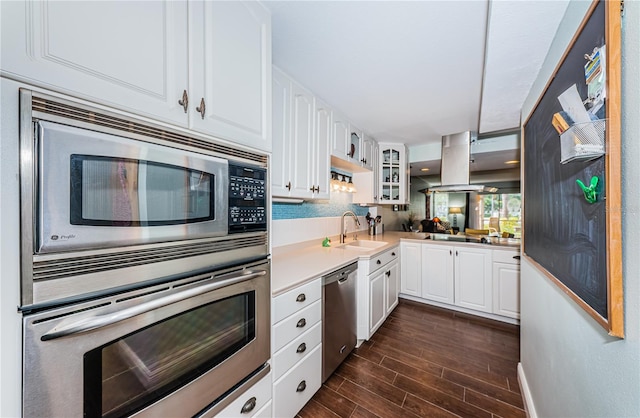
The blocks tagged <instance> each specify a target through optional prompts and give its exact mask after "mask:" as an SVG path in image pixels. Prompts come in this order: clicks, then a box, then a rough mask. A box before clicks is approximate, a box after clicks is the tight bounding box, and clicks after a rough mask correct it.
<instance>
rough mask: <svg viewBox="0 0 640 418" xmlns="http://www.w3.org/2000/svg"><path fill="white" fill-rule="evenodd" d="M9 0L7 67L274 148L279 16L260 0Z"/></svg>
mask: <svg viewBox="0 0 640 418" xmlns="http://www.w3.org/2000/svg"><path fill="white" fill-rule="evenodd" d="M0 7H2V13H0V15H1V19H2V20H1V23H2V29H1V30H2V32H1V34H2V44H1V46H2V61H1V62H0V68H1V71H2V75H4V76H6V77H10V78H14V79H17V80H21V81H25V82H28V83H31V84H34V85H38V86H42V87H44V88H47V89H51V90H54V91H59V92H62V93H67V94H70V95H72V96H76V97H80V98H83V99H87V100H91V101H94V102H97V103H100V104H105V105H108V106H112V107H114V108H117V109H121V110H125V111H128V112H131V113H135V114H139V115H142V116H147V117H150V118H153V119H157V120H161V121H164V122H169V123H172V124H174V125H178V126H182V127H188V128H191V129H194V130H197V131H200V132H203V133H206V134H210V135H213V136H217V137H219V138H223V139H226V140H229V141H232V142H235V143H240V144H244V145H248V146H251V147H254V148H257V149H262V150H266V151H270V150H271V114H270V103H271V96H270V95H271V17H270V14H269V12H268V10H267V9H266V8H264V7H263V6H262V5H261V4H260V3H258V2H248V1H247V2H244V1H243V2H203V1H188V2H186V1H163V0H159V1H152V2H144V1H127V2H122V1H100V2H94V1H88V2H72V1H28V0H24V1H10V2H1V3H0Z"/></svg>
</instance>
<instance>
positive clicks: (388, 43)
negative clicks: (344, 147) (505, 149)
mask: <svg viewBox="0 0 640 418" xmlns="http://www.w3.org/2000/svg"><path fill="white" fill-rule="evenodd" d="M265 4H266V5H267V7H268V8H269V9H270V10H271V12H272V26H273V28H272V34H273V35H272V36H273V40H272V42H273V63H274V64H275V65H277V66H278V67H280V68H281V69H282V70H284V71H285V72H286V73H288V74H289V75H290V76H292V77H293V78H294V79H296V80H297V81H298V82H300V83H301V84H302V85H304V86H305V87H307V88H308V89H310V90H311V91H313V92H314V93H315V94H316V95H317V96H319V97H321V98H322V99H323V100H324V101H326V102H327V103H328V104H330V105H331V106H332V107H334V108H335V109H337V110H339V111H341V112H342V113H344V114H345V115H346V116H347V117H348V118H349V119H350V120H351V121H352V122H353V123H355V124H357V125H359V126H360V127H361V128H362V129H363V130H364V131H365V132H366V133H368V134H370V135H372V136H373V137H374V138H376V139H377V140H378V141H385V142H403V143H405V144H407V145H409V146H410V147H411V146H412V145H424V144H427V143H439V142H440V140H441V137H442V135H446V134H451V133H457V132H462V131H466V130H473V131H478V132H480V133H486V132H493V131H499V130H504V129H512V128H516V127H518V126H519V125H520V110H521V107H522V103H523V101H524V99H525V97H526V96H527V94H528V92H529V89H530V88H531V85H532V83H533V81H534V79H535V78H536V76H537V74H538V71H539V69H540V67H541V65H542V62H543V60H544V58H545V56H546V52H547V50H548V47H549V45H550V43H551V40H552V38H553V36H554V35H555V32H556V28H557V25H558V23H559V22H560V20H561V18H562V15H563V14H564V11H565V9H566V6H567V4H568V1H567V0H553V1H549V0H546V1H545V0H503V1H497V0H494V1H490V2H489V1H485V0H471V1H458V0H442V1H266V3H265ZM487 25H488V27H489V30H488V37H487ZM485 41H487V42H486V48H485ZM485 57H486V59H485Z"/></svg>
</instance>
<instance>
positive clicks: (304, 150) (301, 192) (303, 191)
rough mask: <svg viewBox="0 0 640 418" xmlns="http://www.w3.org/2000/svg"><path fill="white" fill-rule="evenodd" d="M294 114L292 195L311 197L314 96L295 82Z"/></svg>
mask: <svg viewBox="0 0 640 418" xmlns="http://www.w3.org/2000/svg"><path fill="white" fill-rule="evenodd" d="M291 114H292V120H291V121H292V126H291V136H292V141H291V143H292V147H293V152H292V160H291V166H292V167H293V170H292V189H291V196H294V197H299V198H310V197H312V196H313V191H314V188H315V185H314V184H313V180H314V177H313V168H314V162H313V160H312V158H313V156H314V155H315V154H314V149H313V116H314V109H313V96H312V95H311V93H309V92H308V91H306V90H304V89H303V88H302V87H300V86H299V85H297V84H296V83H294V84H293V95H292V102H291Z"/></svg>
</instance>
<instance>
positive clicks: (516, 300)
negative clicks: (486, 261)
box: [493, 261, 520, 319]
mask: <svg viewBox="0 0 640 418" xmlns="http://www.w3.org/2000/svg"><path fill="white" fill-rule="evenodd" d="M493 313H494V314H497V315H503V316H508V317H510V318H516V319H519V318H520V265H518V264H512V263H508V264H507V263H497V262H495V261H494V263H493Z"/></svg>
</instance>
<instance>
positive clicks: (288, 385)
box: [273, 344, 322, 418]
mask: <svg viewBox="0 0 640 418" xmlns="http://www.w3.org/2000/svg"><path fill="white" fill-rule="evenodd" d="M321 380H322V344H319V345H318V346H316V347H315V348H314V349H313V351H311V352H310V353H309V354H308V355H307V356H306V357H305V358H304V359H303V360H301V361H300V362H298V363H297V364H296V365H295V366H294V367H292V368H291V369H290V370H289V371H288V372H287V373H286V374H285V375H284V376H282V377H281V378H280V379H278V380H277V381H276V382H275V383H274V386H273V416H274V417H278V418H286V417H294V416H296V414H297V413H298V411H300V409H302V407H303V406H304V405H305V404H306V403H307V402H308V401H309V399H311V397H312V396H313V395H314V393H316V392H317V391H318V390H319V389H320V386H321V384H322V381H321Z"/></svg>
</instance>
